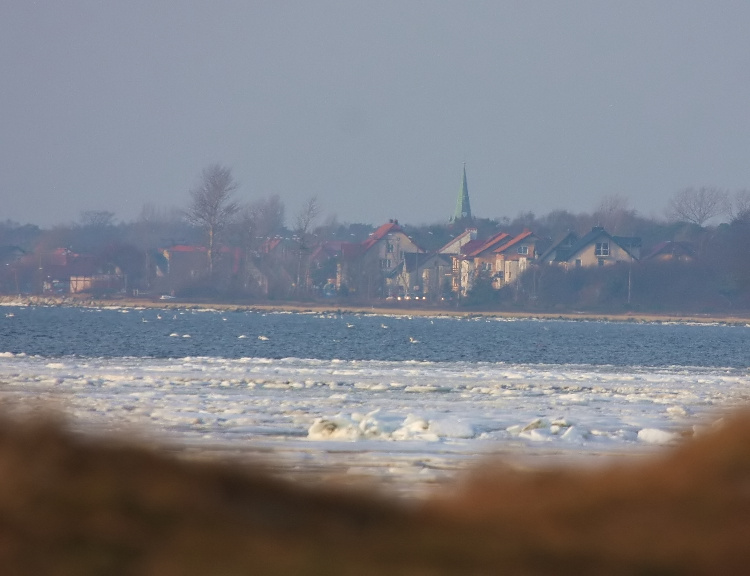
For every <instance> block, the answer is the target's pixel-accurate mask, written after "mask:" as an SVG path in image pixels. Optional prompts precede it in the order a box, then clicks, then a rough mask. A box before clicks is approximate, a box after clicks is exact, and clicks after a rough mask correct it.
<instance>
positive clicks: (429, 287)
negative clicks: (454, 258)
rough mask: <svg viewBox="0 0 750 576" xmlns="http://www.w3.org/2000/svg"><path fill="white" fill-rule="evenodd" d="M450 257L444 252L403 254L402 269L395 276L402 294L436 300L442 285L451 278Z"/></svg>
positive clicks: (440, 295) (441, 293) (438, 297)
mask: <svg viewBox="0 0 750 576" xmlns="http://www.w3.org/2000/svg"><path fill="white" fill-rule="evenodd" d="M452 276H453V275H452V262H451V258H450V257H449V256H448V255H446V254H440V253H439V252H433V253H431V254H423V253H420V252H413V253H406V254H404V262H403V264H402V271H401V273H399V275H398V276H397V281H398V285H399V286H400V287H402V288H403V295H415V296H423V297H425V298H429V299H430V300H433V301H437V300H440V298H441V297H442V295H443V286H444V285H445V283H446V282H448V283H449V284H450V281H451V278H452Z"/></svg>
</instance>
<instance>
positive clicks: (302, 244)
mask: <svg viewBox="0 0 750 576" xmlns="http://www.w3.org/2000/svg"><path fill="white" fill-rule="evenodd" d="M319 215H320V206H319V205H318V198H317V197H316V196H312V197H310V198H309V199H308V200H307V201H306V202H305V204H304V205H303V206H302V210H300V212H299V214H297V220H296V226H295V228H294V233H295V235H296V236H297V250H298V254H297V256H298V260H297V284H296V287H297V291H298V292H299V290H300V282H301V280H302V276H303V274H302V260H303V258H304V259H305V266H304V270H305V273H304V284H305V288H307V285H308V277H309V275H310V274H309V271H310V263H309V261H308V258H307V256H308V255H309V253H310V249H311V247H312V246H311V244H312V242H311V237H310V235H311V232H312V228H313V224H314V223H315V221H316V220H317V218H318V216H319Z"/></svg>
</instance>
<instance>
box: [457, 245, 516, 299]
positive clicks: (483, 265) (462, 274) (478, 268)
mask: <svg viewBox="0 0 750 576" xmlns="http://www.w3.org/2000/svg"><path fill="white" fill-rule="evenodd" d="M510 238H511V236H510V234H508V233H507V232H498V233H497V234H494V235H493V236H490V237H489V238H486V239H484V240H472V241H470V242H467V243H466V244H464V245H463V246H462V247H461V252H460V253H459V254H455V255H452V258H453V267H452V268H453V290H454V291H455V292H458V293H459V294H461V295H462V296H465V295H466V293H467V292H468V291H469V290H471V289H472V288H473V287H474V282H475V281H476V279H477V277H479V276H480V275H484V276H487V277H490V278H491V277H492V276H493V275H494V273H495V266H496V259H497V258H496V255H495V254H494V252H493V251H494V250H495V249H496V248H498V247H499V246H501V245H502V244H504V243H505V242H507V241H508V240H509V239H510Z"/></svg>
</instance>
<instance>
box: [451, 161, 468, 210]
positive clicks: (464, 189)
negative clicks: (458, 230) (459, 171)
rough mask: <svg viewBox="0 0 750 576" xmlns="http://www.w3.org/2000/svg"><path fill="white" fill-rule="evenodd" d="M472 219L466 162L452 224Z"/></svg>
mask: <svg viewBox="0 0 750 576" xmlns="http://www.w3.org/2000/svg"><path fill="white" fill-rule="evenodd" d="M464 218H471V205H470V204H469V186H468V185H467V184H466V162H464V180H463V183H462V184H461V192H459V193H458V199H457V200H456V211H455V212H454V213H453V218H451V222H455V221H456V220H463V219H464Z"/></svg>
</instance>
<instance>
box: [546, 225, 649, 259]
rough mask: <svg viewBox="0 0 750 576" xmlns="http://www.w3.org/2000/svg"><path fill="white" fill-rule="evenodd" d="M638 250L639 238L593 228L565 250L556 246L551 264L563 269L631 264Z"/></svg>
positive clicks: (599, 227)
mask: <svg viewBox="0 0 750 576" xmlns="http://www.w3.org/2000/svg"><path fill="white" fill-rule="evenodd" d="M640 248H641V239H640V238H637V237H631V236H612V235H610V234H609V233H608V232H607V231H606V230H604V228H602V227H601V226H594V227H593V228H592V229H591V232H589V233H588V234H586V235H585V236H583V237H582V238H580V239H578V240H577V241H576V242H575V243H573V244H572V246H570V248H568V249H567V250H565V249H564V248H563V247H562V246H558V247H557V248H556V249H555V258H554V261H553V262H554V263H556V264H560V265H562V266H564V267H565V268H571V267H587V266H607V265H610V264H614V263H616V262H632V261H633V260H638V258H639V256H640ZM548 252H549V250H548Z"/></svg>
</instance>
